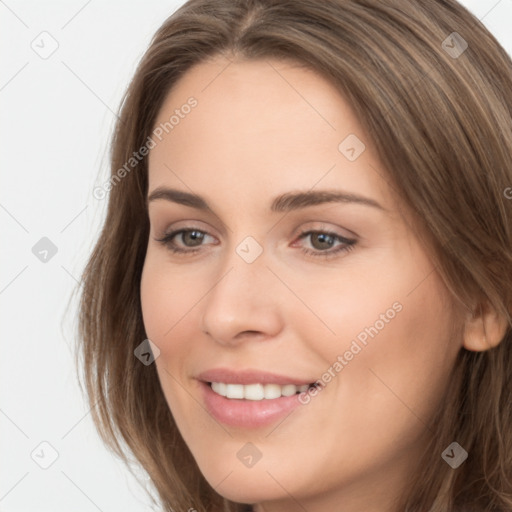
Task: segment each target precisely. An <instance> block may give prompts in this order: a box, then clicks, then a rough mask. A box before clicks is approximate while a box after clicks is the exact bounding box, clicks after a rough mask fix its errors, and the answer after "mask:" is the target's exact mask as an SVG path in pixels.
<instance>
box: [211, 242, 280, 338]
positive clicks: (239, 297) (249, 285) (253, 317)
mask: <svg viewBox="0 0 512 512" xmlns="http://www.w3.org/2000/svg"><path fill="white" fill-rule="evenodd" d="M266 263H267V258H266V254H265V251H264V250H263V247H262V245H261V244H260V243H259V242H257V241H256V239H255V238H253V237H246V238H244V239H243V240H242V242H240V243H239V244H238V245H237V246H236V247H234V248H232V249H231V250H230V251H229V254H226V255H224V256H223V262H222V265H221V266H220V268H221V271H220V272H219V277H218V279H216V281H215V283H214V285H213V286H212V288H211V289H210V291H209V293H208V294H207V295H206V297H205V299H204V302H203V318H202V323H203V325H202V328H203V331H204V332H206V333H208V334H209V335H210V336H212V337H213V338H214V339H215V340H217V341H219V342H222V343H231V342H234V341H235V338H236V339H238V338H237V335H238V334H240V333H243V332H246V331H250V332H258V333H261V334H263V335H265V336H271V335H275V334H276V333H277V332H278V331H279V329H280V312H279V305H278V300H277V298H278V296H277V295H276V293H272V292H271V290H270V288H272V286H273V285H272V281H273V279H272V278H273V275H272V273H271V272H270V271H269V270H268V269H267V267H266ZM274 281H275V279H274ZM274 284H275V283H274Z"/></svg>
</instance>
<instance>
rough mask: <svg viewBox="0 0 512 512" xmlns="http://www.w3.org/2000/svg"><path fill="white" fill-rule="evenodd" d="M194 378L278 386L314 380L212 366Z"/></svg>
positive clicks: (309, 382) (229, 382)
mask: <svg viewBox="0 0 512 512" xmlns="http://www.w3.org/2000/svg"><path fill="white" fill-rule="evenodd" d="M196 378H197V379H198V380H202V381H203V382H223V383H225V384H278V385H280V386H284V385H286V384H294V385H296V386H303V385H305V384H311V383H312V382H314V380H306V379H299V378H296V377H288V376H286V375H278V374H276V373H269V372H264V371H261V370H252V369H247V370H231V369H229V368H212V369H211V370H206V371H204V372H201V373H200V374H199V375H197V376H196Z"/></svg>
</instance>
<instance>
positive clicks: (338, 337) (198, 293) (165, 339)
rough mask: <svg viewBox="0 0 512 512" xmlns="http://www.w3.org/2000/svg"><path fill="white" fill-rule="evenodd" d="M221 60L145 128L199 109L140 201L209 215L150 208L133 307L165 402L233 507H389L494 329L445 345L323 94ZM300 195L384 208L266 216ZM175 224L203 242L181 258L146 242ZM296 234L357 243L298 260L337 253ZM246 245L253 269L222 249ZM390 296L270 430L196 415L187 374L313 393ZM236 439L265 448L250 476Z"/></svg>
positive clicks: (410, 236) (409, 243)
mask: <svg viewBox="0 0 512 512" xmlns="http://www.w3.org/2000/svg"><path fill="white" fill-rule="evenodd" d="M227 63H228V61H226V60H225V59H223V58H215V59H213V60H211V61H209V62H206V63H201V64H199V65H197V66H196V67H194V68H192V69H191V70H189V71H188V72H187V73H186V74H185V75H184V76H183V77H182V78H181V80H180V81H179V82H178V83H177V84H176V86H175V87H174V88H173V89H172V91H171V93H170V94H169V95H168V97H167V98H166V101H165V103H164V104H163V106H162V108H161V111H160V113H159V115H158V119H157V121H156V123H155V126H157V125H158V124H159V123H161V122H165V121H167V120H168V119H169V117H170V116H171V115H172V114H173V113H174V111H175V109H176V108H178V109H179V108H180V107H181V106H182V105H183V104H185V103H186V102H187V99H188V98H189V97H190V96H194V97H195V98H196V99H197V101H198V104H197V106H196V107H195V108H194V109H192V111H191V112H190V113H189V114H188V115H187V116H184V118H183V119H180V122H179V124H177V125H176V126H175V127H174V128H173V130H172V131H170V132H169V134H167V135H166V136H165V137H163V138H162V141H161V142H158V143H157V145H156V146H155V147H154V148H153V149H151V151H150V155H149V193H151V192H152V191H153V190H155V189H156V188H157V187H160V186H166V187H172V188H175V189H179V190H182V191H185V192H193V193H195V194H198V195H200V196H202V197H203V198H204V199H205V200H206V201H207V203H208V205H209V206H210V210H206V211H202V210H199V209H196V208H192V207H189V206H184V205H181V204H177V203H174V202H171V201H167V200H164V199H158V200H154V201H151V202H150V203H149V205H148V213H149V218H150V223H151V232H150V236H149V241H148V247H147V255H146V260H145V263H144V269H143V274H142V280H141V300H142V310H143V318H144V325H145V328H146V333H147V335H148V337H149V338H150V339H151V340H152V341H153V342H154V343H155V344H156V345H157V346H158V347H159V349H160V356H159V357H158V358H157V359H156V366H157V371H158V375H159V378H160V382H161V385H162V389H163V392H164V394H165V397H166V400H167V402H168V404H169V407H170V409H171V411H172V413H173V415H174V418H175V421H176V423H177V425H178V428H179V430H180V432H181V435H182V436H183V438H184V440H185V442H186V443H187V445H188V446H189V448H190V450H191V452H192V454H193V456H194V458H195V460H196V461H197V464H198V466H199V468H200V470H201V472H202V473H203V475H204V476H205V478H206V479H207V480H208V482H209V483H210V484H211V485H212V486H213V487H214V488H215V489H216V490H217V492H219V493H220V494H221V495H223V496H225V497H227V498H229V499H231V500H233V501H238V502H245V503H255V504H257V506H256V510H258V511H262V510H265V511H266V512H273V511H280V512H286V511H295V510H302V508H301V507H303V508H304V509H306V510H308V512H315V511H323V510H341V508H340V506H341V505H343V508H342V510H343V511H344V512H355V511H363V510H364V511H366V512H373V511H375V512H377V511H379V512H384V511H392V510H396V507H395V506H394V505H393V503H394V501H393V500H394V499H395V498H396V497H397V496H399V495H400V493H401V492H402V491H403V489H404V485H406V484H405V482H406V478H407V476H408V475H409V474H410V473H411V471H412V470H413V469H414V468H415V467H416V465H417V464H418V457H419V454H420V452H421V449H422V447H423V446H424V443H425V440H426V436H427V435H428V433H429V427H428V424H429V421H430V419H431V418H432V415H433V414H434V412H435V411H436V409H437V407H438V405H439V401H440V399H441V395H442V393H443V391H444V389H445V387H446V384H447V379H448V377H449V374H450V372H451V369H452V367H453V363H454V360H455V357H456V355H457V352H458V351H459V350H460V348H461V347H462V346H463V344H464V343H468V344H469V345H471V343H472V344H473V345H472V347H471V348H472V349H474V350H483V349H484V348H488V346H489V345H490V344H492V343H493V340H495V339H497V336H499V332H501V331H500V329H499V328H498V327H496V324H495V323H494V321H493V319H494V317H493V315H492V312H491V313H489V315H488V317H485V318H484V317H475V316H471V322H470V321H469V320H468V323H467V329H466V331H465V332H464V336H452V335H451V334H452V328H453V326H454V316H453V309H452V304H453V302H452V299H451V296H450V294H449V293H448V290H447V288H446V286H445V285H444V283H443V281H442V279H441V277H440V275H439V274H438V272H437V270H435V269H434V267H433V264H432V262H431V259H430V258H429V257H428V251H427V250H426V249H425V248H424V247H423V244H422V243H420V241H419V239H418V238H417V230H416V229H413V228H412V227H411V226H409V225H408V223H407V222H406V221H405V220H404V217H402V215H400V212H403V211H405V210H404V206H403V205H401V204H400V203H399V202H398V200H397V199H396V198H395V197H394V196H393V193H392V192H393V190H392V188H390V186H389V184H388V183H389V178H387V177H386V171H385V170H384V169H383V167H382V165H381V164H380V162H379V160H378V158H377V155H376V152H375V149H374V147H373V145H372V143H371V141H370V140H369V138H368V137H367V136H366V134H365V133H364V131H363V130H362V128H361V126H360V125H359V123H358V120H357V119H356V118H355V116H354V114H353V112H352V111H351V109H350V105H348V104H347V102H346V101H345V100H344V99H343V98H342V97H341V96H340V94H339V93H338V92H337V90H336V89H335V88H334V87H333V86H332V85H330V84H329V83H328V82H327V81H325V80H324V79H323V78H322V77H320V76H319V75H317V74H315V73H314V72H312V71H309V70H306V69H303V68H301V67H300V66H297V65H292V64H290V63H285V62H281V61H252V62H244V61H235V62H232V63H231V64H230V65H229V66H227V67H226V65H227ZM349 134H355V135H356V136H357V137H358V138H359V139H360V140H361V141H363V142H364V144H365V146H366V149H365V151H364V152H363V153H361V155H360V156H359V157H358V158H357V159H356V160H355V161H349V160H348V159H347V158H346V157H345V155H344V154H342V153H341V152H340V151H339V150H338V145H339V144H340V142H341V141H342V140H343V139H344V138H345V137H347V135H349ZM385 177H386V178H385ZM311 189H313V190H320V189H322V190H324V189H329V190H344V191H348V192H352V193H355V194H359V195H362V196H365V197H367V198H371V199H373V200H375V201H377V202H378V203H380V204H381V205H382V207H383V208H384V209H385V210H386V211H383V210H380V209H378V208H372V207H369V206H366V205H362V204H355V203H324V204H320V205H315V206H309V207H306V208H302V209H298V210H296V211H291V212H288V213H286V214H285V213H282V212H271V211H270V208H269V205H270V202H271V199H272V198H274V197H275V196H277V195H279V194H283V193H287V192H298V191H309V190H311ZM187 228H188V229H192V230H193V229H195V230H199V231H202V232H204V233H206V235H205V237H204V238H203V241H202V242H200V245H199V246H197V245H194V242H193V241H191V240H190V238H188V237H187V236H185V237H182V236H181V235H178V236H176V237H175V238H174V243H175V244H176V245H177V246H179V247H181V248H183V249H185V250H187V249H188V250H194V249H195V250H196V251H197V252H195V253H188V254H174V253H172V252H171V251H170V249H169V248H167V247H165V246H164V244H162V243H161V242H158V241H157V239H158V238H161V237H163V236H164V235H165V234H166V233H169V232H171V231H172V230H177V229H187ZM307 230H318V231H322V230H324V231H325V230H327V231H328V232H329V231H334V232H335V233H336V234H337V235H339V236H343V237H346V238H349V239H356V240H357V243H356V244H355V245H354V246H353V247H352V249H351V250H349V251H344V252H339V253H337V254H336V255H333V256H332V257H330V258H325V257H322V256H321V255H320V256H314V255H308V254H306V253H305V252H304V250H305V249H310V250H311V251H315V252H316V253H317V254H318V253H321V252H322V251H323V252H328V251H333V250H334V249H337V248H338V247H339V246H340V245H343V244H342V243H341V242H339V241H335V242H334V246H333V247H332V248H331V249H325V248H322V246H321V245H320V248H319V244H318V241H316V244H315V239H314V237H313V236H306V237H303V238H300V233H301V231H307ZM247 236H251V237H253V238H254V239H255V240H257V241H258V243H259V244H260V245H261V247H262V249H263V253H262V254H261V255H260V256H259V257H258V258H257V259H256V260H255V261H254V262H252V263H250V264H249V263H247V262H246V261H244V260H243V259H242V258H241V257H240V256H239V255H238V254H237V252H236V248H237V246H238V245H239V244H240V243H241V242H242V241H243V240H244V239H245V238H246V237H247ZM335 240H336V239H335ZM196 243H197V242H196ZM186 244H188V245H186ZM397 302H398V303H400V305H401V306H402V309H401V311H400V312H398V313H397V314H396V315H395V317H394V318H393V319H392V320H390V321H389V322H387V323H385V327H384V328H383V329H382V330H380V331H379V333H378V334H377V335H376V336H375V337H374V338H369V340H368V343H367V346H365V347H364V348H363V349H362V350H361V351H360V352H359V353H358V354H357V355H356V356H354V357H353V359H352V360H351V361H349V362H348V364H347V365H346V366H344V368H343V369H342V370H341V371H340V372H339V373H336V372H335V377H333V378H332V380H331V381H330V382H329V383H328V384H327V385H326V387H325V388H324V389H323V390H322V391H321V392H320V393H318V395H317V396H316V397H314V398H312V399H311V401H310V402H309V403H308V404H307V405H303V406H300V407H299V408H297V409H296V410H294V411H293V412H292V414H290V415H289V416H288V417H287V418H286V419H284V421H282V422H281V423H280V424H279V425H271V426H269V427H264V428H259V429H243V428H233V427H228V426H225V425H221V424H219V423H218V422H217V421H216V420H215V419H213V418H212V417H211V416H210V415H209V414H208V412H207V411H206V410H205V408H204V406H203V402H202V398H201V393H200V388H199V385H198V382H197V380H196V379H195V378H194V377H195V376H196V375H197V374H198V373H199V372H201V371H204V370H207V369H211V368H215V367H230V368H236V369H239V368H240V369H241V368H251V369H258V370H264V371H270V372H273V373H278V374H284V375H290V376H294V377H298V378H304V379H309V380H311V382H312V381H314V380H316V379H318V378H320V377H321V376H322V374H324V373H325V372H326V371H327V370H328V369H329V368H331V367H332V366H333V363H334V362H335V361H336V360H337V357H338V355H343V354H344V353H345V351H346V350H348V349H349V348H350V345H351V343H352V341H353V340H354V339H355V338H356V336H357V335H358V334H359V333H360V332H361V331H363V330H364V328H365V327H369V326H371V325H374V324H375V322H376V321H377V320H378V319H379V318H380V315H381V314H384V313H385V312H386V311H387V310H388V309H389V308H391V307H392V305H393V304H394V303H397ZM468 318H470V317H469V316H468ZM482 320H484V322H482ZM485 322H487V324H485ZM486 325H487V331H486V332H487V335H488V336H487V340H486V343H487V346H486V347H482V346H481V345H479V343H480V342H479V340H480V339H482V333H483V329H484V328H485V326H486ZM247 442H251V443H253V444H254V445H256V446H257V447H258V449H259V450H260V452H261V454H262V457H261V459H260V460H259V461H258V462H257V463H256V464H255V465H254V466H253V467H252V468H247V467H245V466H244V465H243V464H242V463H241V462H240V461H239V459H238V458H237V452H238V451H239V450H240V449H241V448H242V447H243V446H244V445H245V444H246V443H247ZM370 489H371V492H369V490H370ZM299 504H300V506H299Z"/></svg>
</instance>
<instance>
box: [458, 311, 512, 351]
mask: <svg viewBox="0 0 512 512" xmlns="http://www.w3.org/2000/svg"><path fill="white" fill-rule="evenodd" d="M507 326H508V324H507V320H506V318H504V317H503V315H499V314H498V313H497V312H496V310H495V309H494V308H492V307H491V306H490V305H489V304H488V303H485V304H479V305H477V306H476V307H475V309H474V310H473V312H472V313H469V312H468V315H467V319H466V323H465V327H464V339H463V345H464V348H466V349H467V350H471V351H474V352H482V351H484V350H489V349H491V348H494V347H497V346H498V345H499V344H500V343H501V341H502V340H503V338H504V337H505V334H506V332H507Z"/></svg>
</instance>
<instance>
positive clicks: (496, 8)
mask: <svg viewBox="0 0 512 512" xmlns="http://www.w3.org/2000/svg"><path fill="white" fill-rule="evenodd" d="M432 1H434V0H432ZM182 3H183V2H182V1H177V0H173V1H169V2H162V1H160V2H159V1H156V0H151V1H148V0H146V1H142V0H138V1H133V0H132V1H122V0H109V1H108V2H107V1H105V0H89V1H86V0H73V1H69V0H68V1H64V0H62V1H55V0H54V1H48V0H46V1H44V2H42V1H36V0H30V1H28V0H27V1H21V0H5V1H4V0H0V41H1V45H0V51H1V59H2V65H1V71H2V72H1V74H0V102H1V107H0V112H1V117H0V145H1V152H0V172H1V180H2V181H1V188H0V222H1V224H0V226H1V229H2V251H1V254H0V258H1V259H0V264H1V265H0V268H1V273H0V314H1V323H0V326H1V338H0V339H1V357H0V364H1V372H0V375H1V387H0V432H1V436H0V450H1V453H0V458H1V461H2V462H1V464H0V511H1V512H22V511H23V512H35V511H38V512H46V511H48V512H50V511H51V512H59V511H70V510H73V511H79V512H82V511H83V512H94V511H98V510H100V511H103V512H107V511H108V512H111V511H117V510H119V511H123V512H132V511H142V510H149V509H150V505H149V500H148V499H147V497H146V496H145V494H144V492H143V490H142V489H141V487H140V486H139V484H138V483H137V481H136V480H135V479H134V478H133V476H132V475H131V474H130V473H129V472H128V471H127V470H126V469H125V468H124V466H123V465H122V464H121V463H120V462H118V461H117V460H116V459H114V457H113V456H112V455H111V454H110V453H109V452H108V451H107V450H106V449H105V447H104V446H103V445H102V444H101V442H100V440H99V438H98V436H97V434H96V432H95V430H94V427H93V425H92V421H91V417H90V414H89V410H88V407H87V406H86V405H85V403H84V401H83V398H82V396H81V394H80V391H79V388H78V384H77V379H76V372H75V367H74V362H73V351H72V347H73V345H74V339H73V337H74V333H75V330H74V329H75V318H76V309H74V308H76V301H74V302H72V303H71V307H70V309H69V310H68V311H67V313H66V311H65V308H66V305H67V304H68V301H69V299H70V298H71V293H72V291H73V289H74V288H75V287H76V286H77V281H78V279H79V276H80V274H81V271H82V269H83V266H84V265H85V262H86V259H87V256H88V254H89V252H90V250H91V249H92V246H93V242H94V240H95V238H96V237H97V235H98V232H99V231H98V230H99V226H100V225H101V220H102V218H103V215H104V208H105V206H106V201H105V200H103V201H98V200H97V199H95V198H94V197H93V196H92V189H93V188H94V187H95V186H97V185H100V184H102V183H104V182H105V181H106V179H107V178H108V143H109V138H110V135H111V132H112V128H113V123H114V120H115V112H116V111H117V109H118V106H119V102H120V100H121V96H122V94H123V92H124V90H125V88H126V87H127V85H128V82H129V80H130V78H131V76H132V74H133V72H134V70H135V67H136V64H137V62H138V61H139V59H140V58H141V56H142V54H143V52H144V51H145V49H146V47H147V45H148V44H149V41H150V39H151V37H152V36H153V34H154V32H155V31H156V30H157V28H158V27H159V26H160V25H161V23H162V22H163V21H164V20H165V19H166V18H167V16H169V15H170V14H171V13H172V12H173V11H174V10H175V9H176V8H177V7H178V6H179V5H181V4H182ZM462 3H463V4H464V5H465V6H467V7H468V8H469V9H470V10H471V11H472V12H473V13H474V14H475V15H476V16H477V17H478V18H480V19H482V21H483V22H484V24H485V25H486V26H487V27H488V28H489V29H490V31H491V32H492V33H493V34H494V35H495V36H496V37H497V38H498V40H499V41H500V42H501V44H502V45H503V46H504V47H505V48H506V50H507V51H508V53H509V54H512V33H511V32H510V26H511V22H512V0H501V1H498V0H466V1H463V2H462ZM44 31H46V32H48V33H49V34H51V38H53V39H54V40H55V41H56V42H57V43H58V48H57V50H56V51H55V52H54V53H53V54H52V55H51V56H50V57H48V58H47V59H43V58H41V57H40V56H39V55H38V54H37V53H36V52H35V51H34V50H33V49H32V47H31V44H32V45H34V46H35V45H37V44H39V45H40V46H42V45H43V44H44V47H45V48H46V49H48V48H51V44H57V43H52V42H51V39H50V36H40V34H41V32H44ZM447 35H448V34H447ZM41 37H43V38H46V39H45V40H44V43H41V42H40V41H41ZM33 41H35V42H34V43H33ZM40 51H43V50H42V49H41V50H40ZM42 237H48V238H49V239H50V240H51V241H52V242H53V243H54V244H55V246H56V247H57V253H56V254H55V256H54V257H52V258H51V259H50V260H49V261H48V262H46V263H43V262H41V261H40V260H39V259H37V258H36V256H35V255H34V254H33V253H32V247H33V246H34V245H35V244H36V242H38V241H39V240H40V239H41V238H42ZM43 441H46V442H48V443H50V444H51V446H52V447H53V448H54V449H55V450H56V451H57V452H58V458H57V459H56V461H55V462H54V463H53V464H52V465H51V466H50V467H49V468H48V469H42V468H41V467H39V465H38V464H37V463H36V462H35V461H34V460H33V459H32V458H31V453H32V452H33V450H34V449H35V450H36V451H35V453H34V458H35V459H36V460H38V461H40V462H41V463H44V462H45V460H46V461H50V460H51V458H50V457H51V449H50V448H48V447H45V446H42V447H40V446H39V445H40V443H41V442H43Z"/></svg>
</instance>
